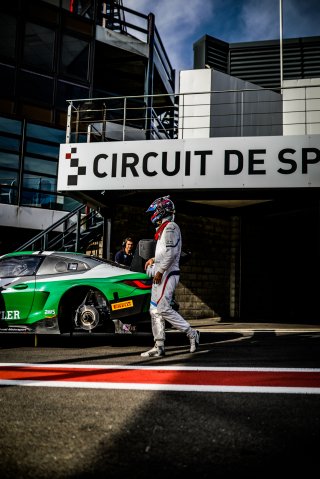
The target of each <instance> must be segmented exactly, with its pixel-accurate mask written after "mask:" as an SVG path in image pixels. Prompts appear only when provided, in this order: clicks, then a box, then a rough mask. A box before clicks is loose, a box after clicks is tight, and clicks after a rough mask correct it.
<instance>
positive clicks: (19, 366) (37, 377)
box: [0, 363, 320, 394]
mask: <svg viewBox="0 0 320 479" xmlns="http://www.w3.org/2000/svg"><path fill="white" fill-rule="evenodd" d="M5 385H6V386H8V385H10V386H38V387H39V386H41V387H69V388H95V389H140V390H155V391H203V392H239V393H240V392H246V393H292V394H320V369H313V368H302V369H296V368H288V369H287V368H224V367H187V366H186V367H170V366H159V367H154V366H151V367H148V366H121V365H120V366H119V365H93V366H92V365H90V366H83V365H72V366H66V365H61V364H50V365H47V364H28V363H0V386H5Z"/></svg>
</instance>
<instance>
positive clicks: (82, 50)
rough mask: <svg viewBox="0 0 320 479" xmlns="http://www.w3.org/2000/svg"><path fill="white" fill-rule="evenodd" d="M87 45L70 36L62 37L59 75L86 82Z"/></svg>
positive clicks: (85, 42) (83, 41)
mask: <svg viewBox="0 0 320 479" xmlns="http://www.w3.org/2000/svg"><path fill="white" fill-rule="evenodd" d="M88 58H89V43H88V42H87V41H85V40H81V39H79V38H76V37H72V36H71V35H63V36H62V48H61V67H60V68H61V73H62V74H65V75H67V76H70V77H73V78H79V79H81V80H83V81H88Z"/></svg>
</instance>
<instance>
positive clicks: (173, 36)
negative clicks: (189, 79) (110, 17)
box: [123, 0, 214, 70]
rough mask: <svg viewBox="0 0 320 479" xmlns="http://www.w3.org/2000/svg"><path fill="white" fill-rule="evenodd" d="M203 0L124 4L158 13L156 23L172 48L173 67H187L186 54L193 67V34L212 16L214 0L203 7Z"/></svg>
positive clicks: (140, 0) (127, 0) (146, 0)
mask: <svg viewBox="0 0 320 479" xmlns="http://www.w3.org/2000/svg"><path fill="white" fill-rule="evenodd" d="M203 3H204V2H203V0H192V2H188V1H186V0H154V1H150V0H124V2H123V4H124V6H126V7H128V8H132V9H133V10H136V11H137V12H143V13H145V14H148V13H154V14H155V17H156V27H157V29H158V31H159V34H160V37H161V40H162V42H163V44H164V47H165V49H166V51H167V53H168V52H169V59H170V62H171V64H172V67H173V68H175V69H177V70H180V69H182V68H184V67H185V64H186V61H185V58H186V56H188V57H189V64H190V65H189V68H192V64H193V50H192V44H193V37H194V36H195V35H196V32H197V31H198V30H199V28H201V25H203V24H204V23H205V22H206V20H207V19H208V16H210V17H211V16H212V14H213V7H214V2H210V1H209V3H208V4H206V7H205V8H204V7H203Z"/></svg>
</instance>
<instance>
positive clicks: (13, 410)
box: [0, 321, 320, 479]
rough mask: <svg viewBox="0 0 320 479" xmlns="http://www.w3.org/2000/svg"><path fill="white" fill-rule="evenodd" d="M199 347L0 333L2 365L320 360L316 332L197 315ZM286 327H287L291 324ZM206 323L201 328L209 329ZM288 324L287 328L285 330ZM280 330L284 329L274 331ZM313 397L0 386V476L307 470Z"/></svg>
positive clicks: (311, 363) (317, 425)
mask: <svg viewBox="0 0 320 479" xmlns="http://www.w3.org/2000/svg"><path fill="white" fill-rule="evenodd" d="M197 326H198V329H199V330H200V331H201V345H200V349H199V351H198V352H197V353H195V354H190V353H189V348H188V341H187V339H186V337H185V335H183V334H181V333H177V332H175V331H172V330H169V331H168V332H167V341H166V346H167V355H166V356H165V357H164V358H162V359H151V360H149V359H147V360H146V359H145V358H142V357H141V356H140V353H141V352H142V351H144V350H145V349H146V348H148V347H150V346H151V345H152V336H151V334H148V333H141V334H139V333H138V334H137V335H134V334H133V335H119V336H117V337H115V336H113V335H97V336H94V335H93V334H92V335H78V336H77V335H75V336H74V337H72V338H70V337H69V336H68V335H65V336H63V337H59V336H45V337H38V342H37V345H35V342H34V338H33V337H32V336H23V337H22V336H15V337H13V335H10V336H5V335H2V336H1V338H0V362H9V363H10V362H11V363H17V362H26V363H47V364H54V363H59V364H67V365H73V364H81V365H86V364H119V365H120V364H123V365H137V364H138V365H144V366H149V365H150V366H155V365H157V366H158V365H161V366H162V365H163V366H168V365H169V366H179V365H187V366H206V365H210V366H227V367H240V366H251V367H258V366H260V367H301V368H305V367H310V368H315V367H318V368H319V367H320V347H319V346H320V334H319V331H318V328H317V327H315V326H311V327H310V328H306V327H304V331H301V329H300V331H299V332H297V331H296V330H295V331H292V329H293V327H288V326H289V325H284V326H283V327H281V328H280V327H279V325H277V327H275V326H271V325H270V324H269V326H268V328H266V327H265V325H261V324H259V325H256V326H255V327H254V328H252V326H251V327H249V325H248V324H245V325H241V326H240V325H239V324H237V325H231V324H230V323H228V324H222V323H221V322H220V323H219V325H218V327H217V325H216V324H211V323H209V325H208V324H206V321H202V324H201V325H200V321H199V322H198V323H197ZM291 326H292V325H291ZM208 328H209V329H210V330H209V331H208ZM294 329H296V326H295V328H294ZM283 330H285V331H283ZM319 397H320V396H319V395H308V394H286V395H284V394H259V393H254V394H246V393H204V392H201V393H200V392H179V391H144V390H116V389H114V390H113V389H108V390H93V389H81V388H72V389H64V388H60V387H57V388H53V387H18V386H5V387H2V388H1V389H0V405H1V407H0V437H1V447H0V476H1V478H2V479H13V478H14V479H25V478H28V477H32V478H33V479H52V478H53V477H54V478H56V479H60V478H61V479H89V478H90V479H91V478H92V479H93V478H95V477H97V478H99V479H100V478H101V479H102V478H106V477H107V478H108V479H109V478H111V479H120V478H121V479H122V478H123V477H130V478H134V479H138V478H139V479H150V477H152V478H153V479H160V478H161V479H163V477H168V479H169V478H171V477H172V478H173V477H174V478H175V479H176V478H177V479H180V478H181V479H182V478H184V479H185V477H186V476H187V475H191V476H197V477H201V478H204V479H207V478H208V479H209V478H210V479H211V478H212V477H214V478H224V479H225V478H226V477H229V476H231V474H232V475H238V476H240V477H242V476H243V477H247V478H256V477H259V478H267V477H268V479H270V477H272V476H273V475H274V474H275V472H277V475H282V474H283V475H284V476H285V477H288V476H290V475H292V476H294V477H296V476H297V475H301V476H302V477H312V475H313V474H314V472H313V471H314V470H317V469H316V468H317V467H318V445H319V443H320V416H319V414H318V411H319V405H320V402H319Z"/></svg>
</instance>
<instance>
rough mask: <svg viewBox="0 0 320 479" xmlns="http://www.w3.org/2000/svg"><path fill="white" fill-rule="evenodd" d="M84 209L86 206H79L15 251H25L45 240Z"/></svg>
mask: <svg viewBox="0 0 320 479" xmlns="http://www.w3.org/2000/svg"><path fill="white" fill-rule="evenodd" d="M83 208H84V205H79V206H77V207H76V208H75V209H74V210H72V211H70V213H68V214H66V215H65V216H63V217H62V218H60V219H59V220H58V221H56V222H55V223H53V225H51V226H49V227H48V228H46V229H45V230H43V231H41V233H39V234H37V235H36V236H34V237H33V238H31V239H30V240H29V241H26V242H25V243H24V244H23V245H21V246H20V247H19V248H17V249H16V250H15V251H24V250H25V249H26V248H28V247H29V246H31V245H33V244H34V243H36V242H37V241H39V240H41V239H42V238H44V237H45V236H46V235H48V233H50V232H51V231H53V230H55V229H56V228H58V226H60V225H62V224H63V223H65V222H66V221H68V219H70V218H72V216H74V215H75V214H77V213H78V212H79V211H81V210H82V209H83Z"/></svg>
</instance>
